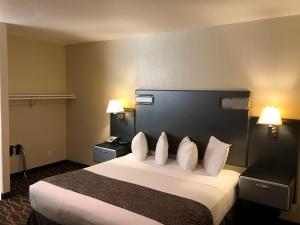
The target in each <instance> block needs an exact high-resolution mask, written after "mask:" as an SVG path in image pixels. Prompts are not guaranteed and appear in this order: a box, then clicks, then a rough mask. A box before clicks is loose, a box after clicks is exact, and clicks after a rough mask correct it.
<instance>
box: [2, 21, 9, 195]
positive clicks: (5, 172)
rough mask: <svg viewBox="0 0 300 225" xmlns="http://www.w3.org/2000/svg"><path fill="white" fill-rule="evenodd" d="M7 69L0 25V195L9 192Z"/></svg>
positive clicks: (3, 25)
mask: <svg viewBox="0 0 300 225" xmlns="http://www.w3.org/2000/svg"><path fill="white" fill-rule="evenodd" d="M7 67H8V66H7V28H6V25H5V24H1V23H0V95H1V96H0V193H5V192H9V191H10V176H9V172H10V164H9V154H8V151H7V149H8V148H9V123H8V120H9V119H8V118H9V112H8V71H7ZM0 199H1V197H0Z"/></svg>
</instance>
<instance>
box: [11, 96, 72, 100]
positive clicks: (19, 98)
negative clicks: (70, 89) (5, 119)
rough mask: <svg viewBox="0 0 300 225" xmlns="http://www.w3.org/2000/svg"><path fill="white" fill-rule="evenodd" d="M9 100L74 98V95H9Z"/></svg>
mask: <svg viewBox="0 0 300 225" xmlns="http://www.w3.org/2000/svg"><path fill="white" fill-rule="evenodd" d="M8 98H9V100H51V99H54V100H55V99H75V98H76V97H75V95H9V96H8Z"/></svg>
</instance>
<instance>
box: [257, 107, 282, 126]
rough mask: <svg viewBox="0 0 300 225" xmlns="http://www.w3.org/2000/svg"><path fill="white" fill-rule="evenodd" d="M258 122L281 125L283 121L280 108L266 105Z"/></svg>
mask: <svg viewBox="0 0 300 225" xmlns="http://www.w3.org/2000/svg"><path fill="white" fill-rule="evenodd" d="M257 123H258V124H268V125H281V124H282V121H281V116H280V111H279V109H278V108H276V107H272V106H266V107H264V109H263V111H262V113H261V114H260V117H259V119H258V121H257Z"/></svg>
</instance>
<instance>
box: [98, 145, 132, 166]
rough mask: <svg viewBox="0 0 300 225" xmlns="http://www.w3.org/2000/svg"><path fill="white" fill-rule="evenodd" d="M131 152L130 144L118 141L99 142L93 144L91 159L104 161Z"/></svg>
mask: <svg viewBox="0 0 300 225" xmlns="http://www.w3.org/2000/svg"><path fill="white" fill-rule="evenodd" d="M130 152H131V148H130V145H120V144H118V143H113V144H110V143H101V144H96V145H94V146H93V159H94V161H95V162H100V163H101V162H105V161H108V160H111V159H114V158H117V157H120V156H124V155H127V154H128V153H130Z"/></svg>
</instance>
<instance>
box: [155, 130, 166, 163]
mask: <svg viewBox="0 0 300 225" xmlns="http://www.w3.org/2000/svg"><path fill="white" fill-rule="evenodd" d="M168 149H169V144H168V138H167V135H166V133H165V132H162V133H161V135H160V137H159V139H158V141H157V144H156V149H155V163H156V164H157V165H160V166H162V165H165V164H166V161H167V159H168Z"/></svg>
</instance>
